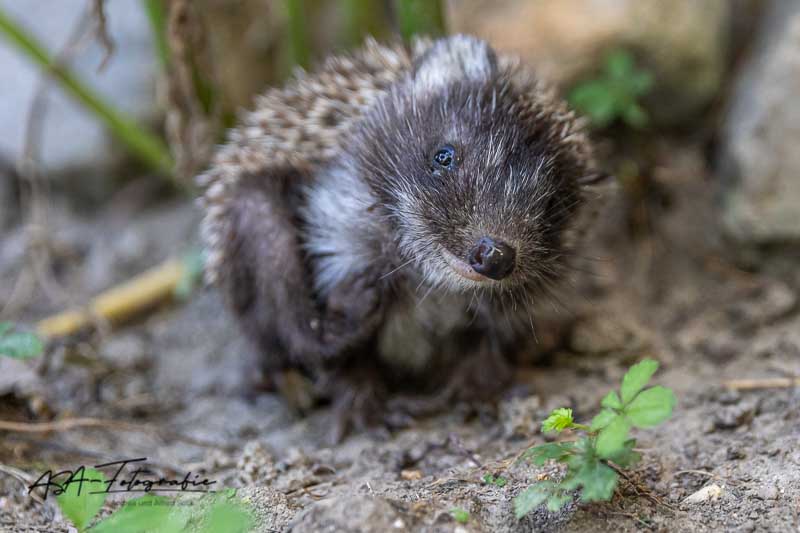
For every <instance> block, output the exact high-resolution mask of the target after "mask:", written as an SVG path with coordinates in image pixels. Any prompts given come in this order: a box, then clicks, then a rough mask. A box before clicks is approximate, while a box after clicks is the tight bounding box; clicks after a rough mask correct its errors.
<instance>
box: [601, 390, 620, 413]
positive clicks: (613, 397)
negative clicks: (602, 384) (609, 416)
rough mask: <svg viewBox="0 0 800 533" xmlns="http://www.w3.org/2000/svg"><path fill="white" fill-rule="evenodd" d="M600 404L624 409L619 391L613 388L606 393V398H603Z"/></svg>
mask: <svg viewBox="0 0 800 533" xmlns="http://www.w3.org/2000/svg"><path fill="white" fill-rule="evenodd" d="M600 405H602V406H603V407H607V408H609V409H617V410H619V409H622V401H621V400H620V399H619V396H618V395H617V391H615V390H612V391H611V392H609V393H608V394H606V395H605V398H603V399H602V401H601V402H600Z"/></svg>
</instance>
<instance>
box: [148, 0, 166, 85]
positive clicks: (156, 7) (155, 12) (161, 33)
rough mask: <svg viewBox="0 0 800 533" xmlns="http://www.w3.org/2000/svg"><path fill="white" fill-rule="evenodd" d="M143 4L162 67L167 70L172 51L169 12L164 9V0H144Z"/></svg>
mask: <svg viewBox="0 0 800 533" xmlns="http://www.w3.org/2000/svg"><path fill="white" fill-rule="evenodd" d="M142 5H144V10H145V13H147V19H148V20H149V21H150V29H151V30H152V32H153V42H154V43H155V47H156V54H157V55H158V60H159V62H160V63H161V68H163V69H165V70H166V69H167V67H169V62H170V53H169V44H167V13H166V10H165V9H164V0H142Z"/></svg>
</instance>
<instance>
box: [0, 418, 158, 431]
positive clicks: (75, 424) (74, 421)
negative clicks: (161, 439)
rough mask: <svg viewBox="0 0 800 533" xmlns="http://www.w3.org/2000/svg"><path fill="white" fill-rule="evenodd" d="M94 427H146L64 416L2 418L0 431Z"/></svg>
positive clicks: (138, 428)
mask: <svg viewBox="0 0 800 533" xmlns="http://www.w3.org/2000/svg"><path fill="white" fill-rule="evenodd" d="M92 427H104V428H109V429H121V430H131V431H141V430H142V429H145V427H144V426H137V425H135V424H129V423H127V422H120V421H118V420H103V419H100V418H64V419H61V420H53V421H52V422H12V421H10V420H0V431H15V432H18V433H48V432H51V431H56V432H58V431H69V430H71V429H77V428H92Z"/></svg>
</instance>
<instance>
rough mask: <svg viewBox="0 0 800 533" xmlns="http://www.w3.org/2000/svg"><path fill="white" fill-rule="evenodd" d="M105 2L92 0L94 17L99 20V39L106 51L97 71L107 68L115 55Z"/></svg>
mask: <svg viewBox="0 0 800 533" xmlns="http://www.w3.org/2000/svg"><path fill="white" fill-rule="evenodd" d="M105 4H106V2H105V0H92V13H94V18H95V20H96V21H97V28H96V30H95V31H96V34H97V40H98V41H100V44H101V45H103V49H104V50H105V52H106V53H105V55H103V59H101V60H100V64H99V65H98V66H97V72H102V71H103V69H105V68H106V65H107V64H108V60H109V59H111V56H112V55H114V41H113V40H112V39H111V36H110V35H109V33H108V24H107V19H106V10H105V7H106V6H105Z"/></svg>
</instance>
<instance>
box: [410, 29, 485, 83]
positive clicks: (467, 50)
mask: <svg viewBox="0 0 800 533" xmlns="http://www.w3.org/2000/svg"><path fill="white" fill-rule="evenodd" d="M496 72H497V57H496V56H495V53H494V51H493V50H492V49H491V48H490V47H489V45H488V44H487V43H486V41H481V40H480V39H476V38H475V37H470V36H468V35H454V36H452V37H448V38H446V39H441V40H439V41H436V42H435V43H433V45H431V47H430V48H429V49H428V50H427V51H426V52H425V53H424V54H422V56H420V57H419V58H418V59H417V61H416V63H415V65H414V89H416V90H417V91H419V92H423V93H424V92H436V91H438V90H441V89H444V88H445V87H447V86H448V85H450V84H451V83H454V82H457V81H488V80H490V79H491V78H492V77H493V76H494V75H495V73H496Z"/></svg>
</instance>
